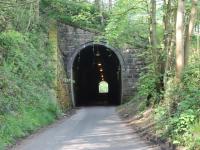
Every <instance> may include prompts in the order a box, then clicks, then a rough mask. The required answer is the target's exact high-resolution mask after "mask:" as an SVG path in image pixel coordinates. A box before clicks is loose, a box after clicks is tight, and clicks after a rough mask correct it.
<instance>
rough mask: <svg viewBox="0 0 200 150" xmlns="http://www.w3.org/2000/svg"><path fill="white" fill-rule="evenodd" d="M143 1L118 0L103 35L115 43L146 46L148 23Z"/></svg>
mask: <svg viewBox="0 0 200 150" xmlns="http://www.w3.org/2000/svg"><path fill="white" fill-rule="evenodd" d="M144 6H146V3H145V2H141V1H138V0H129V1H124V0H118V1H117V2H116V4H115V6H114V8H113V10H112V14H111V16H110V19H109V21H108V25H107V26H106V29H105V36H106V38H107V39H108V40H109V41H110V43H114V44H115V45H119V46H124V43H128V44H130V45H133V46H134V47H140V48H141V47H142V48H143V47H146V46H147V44H148V24H147V14H146V9H145V8H144Z"/></svg>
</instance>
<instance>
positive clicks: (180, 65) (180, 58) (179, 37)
mask: <svg viewBox="0 0 200 150" xmlns="http://www.w3.org/2000/svg"><path fill="white" fill-rule="evenodd" d="M184 9H185V2H184V0H178V8H177V18H176V78H177V79H178V80H180V79H181V74H182V71H183V69H184Z"/></svg>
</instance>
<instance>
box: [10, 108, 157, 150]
mask: <svg viewBox="0 0 200 150" xmlns="http://www.w3.org/2000/svg"><path fill="white" fill-rule="evenodd" d="M11 150H159V148H158V147H156V146H153V145H149V144H148V143H146V142H145V141H144V140H142V139H141V138H140V137H139V136H138V135H137V134H136V133H135V131H134V130H133V129H132V128H131V127H129V126H127V125H126V123H125V122H123V121H122V120H121V119H120V118H119V117H118V115H117V113H116V111H115V107H83V108H80V109H78V110H77V111H76V113H75V114H74V115H72V116H71V117H70V118H65V119H62V120H61V121H58V123H56V124H54V125H52V126H50V127H48V128H47V129H45V130H41V132H39V133H37V134H35V135H32V136H30V137H28V138H27V139H25V140H23V141H22V142H20V143H19V144H18V145H16V146H15V147H13V148H12V149H11Z"/></svg>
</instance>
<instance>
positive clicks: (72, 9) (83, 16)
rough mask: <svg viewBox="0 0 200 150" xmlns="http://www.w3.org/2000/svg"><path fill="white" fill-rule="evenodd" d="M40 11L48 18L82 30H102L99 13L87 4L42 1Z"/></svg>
mask: <svg viewBox="0 0 200 150" xmlns="http://www.w3.org/2000/svg"><path fill="white" fill-rule="evenodd" d="M41 8H42V9H41V11H42V13H43V14H46V15H48V16H49V17H50V18H54V19H56V20H60V21H63V22H65V23H67V24H72V25H76V26H78V27H84V28H94V29H102V26H101V23H100V12H99V11H98V10H97V9H96V7H95V6H94V5H93V4H91V3H88V2H85V1H82V2H74V1H71V0H42V1H41Z"/></svg>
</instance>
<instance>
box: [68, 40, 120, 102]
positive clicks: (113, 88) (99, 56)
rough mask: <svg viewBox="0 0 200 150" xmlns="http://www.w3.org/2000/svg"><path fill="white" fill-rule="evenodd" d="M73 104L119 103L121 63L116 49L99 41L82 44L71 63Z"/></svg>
mask: <svg viewBox="0 0 200 150" xmlns="http://www.w3.org/2000/svg"><path fill="white" fill-rule="evenodd" d="M72 78H73V84H72V90H73V99H74V103H75V106H95V105H119V104H120V103H121V94H122V79H121V64H120V60H119V58H118V56H117V55H116V53H115V52H114V51H113V50H112V49H110V48H108V47H106V46H104V45H100V44H91V45H88V46H86V47H84V48H82V49H81V50H80V51H79V52H78V53H77V54H76V56H75V58H74V62H73V65H72Z"/></svg>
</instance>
